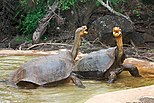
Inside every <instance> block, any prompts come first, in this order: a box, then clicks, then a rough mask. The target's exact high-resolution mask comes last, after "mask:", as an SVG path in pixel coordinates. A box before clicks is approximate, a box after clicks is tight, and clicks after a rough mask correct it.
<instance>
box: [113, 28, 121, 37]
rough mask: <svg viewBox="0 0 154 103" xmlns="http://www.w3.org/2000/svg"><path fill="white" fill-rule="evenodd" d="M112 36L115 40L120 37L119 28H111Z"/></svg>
mask: <svg viewBox="0 0 154 103" xmlns="http://www.w3.org/2000/svg"><path fill="white" fill-rule="evenodd" d="M113 36H114V37H115V38H118V37H121V36H122V33H121V29H120V28H119V27H114V28H113Z"/></svg>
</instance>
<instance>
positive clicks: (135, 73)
mask: <svg viewBox="0 0 154 103" xmlns="http://www.w3.org/2000/svg"><path fill="white" fill-rule="evenodd" d="M122 68H123V70H125V71H129V73H130V74H131V75H132V76H133V77H141V75H140V74H139V70H138V69H137V67H136V66H135V65H133V64H123V65H122Z"/></svg>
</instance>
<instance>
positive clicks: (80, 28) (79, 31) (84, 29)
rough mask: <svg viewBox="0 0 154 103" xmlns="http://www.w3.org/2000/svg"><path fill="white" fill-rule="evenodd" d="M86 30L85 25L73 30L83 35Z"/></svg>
mask: <svg viewBox="0 0 154 103" xmlns="http://www.w3.org/2000/svg"><path fill="white" fill-rule="evenodd" d="M86 30H87V26H81V27H79V28H78V29H77V30H76V31H75V33H77V34H79V35H80V36H84V35H86V34H88V32H87V31H86Z"/></svg>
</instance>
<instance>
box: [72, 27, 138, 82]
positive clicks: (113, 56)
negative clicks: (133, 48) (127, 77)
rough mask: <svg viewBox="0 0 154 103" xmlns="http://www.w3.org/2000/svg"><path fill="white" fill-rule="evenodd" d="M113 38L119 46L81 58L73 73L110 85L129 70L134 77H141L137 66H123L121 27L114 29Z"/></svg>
mask: <svg viewBox="0 0 154 103" xmlns="http://www.w3.org/2000/svg"><path fill="white" fill-rule="evenodd" d="M113 36H114V37H115V39H116V42H117V46H116V47H111V48H108V49H101V50H99V51H94V52H91V53H89V54H88V55H86V56H85V57H83V58H81V59H80V60H79V61H77V62H76V64H75V66H74V67H73V72H74V73H77V74H78V75H80V76H79V77H83V78H85V79H107V80H108V83H113V82H114V81H115V80H116V75H117V74H119V73H121V72H122V71H123V70H128V71H129V72H130V74H131V75H132V76H134V77H140V75H139V71H138V69H137V67H136V66H134V65H131V64H125V65H124V64H122V63H123V61H124V59H125V54H124V53H123V42H122V33H121V29H120V28H119V27H114V28H113Z"/></svg>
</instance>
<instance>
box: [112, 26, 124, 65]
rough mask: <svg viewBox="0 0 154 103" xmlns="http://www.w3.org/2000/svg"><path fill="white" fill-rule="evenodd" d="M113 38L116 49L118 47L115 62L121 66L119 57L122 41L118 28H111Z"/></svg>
mask: <svg viewBox="0 0 154 103" xmlns="http://www.w3.org/2000/svg"><path fill="white" fill-rule="evenodd" d="M113 36H114V37H115V38H116V42H117V47H118V59H117V62H118V63H119V64H122V61H121V57H122V55H123V41H122V33H121V29H120V28H119V27H114V28H113Z"/></svg>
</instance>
